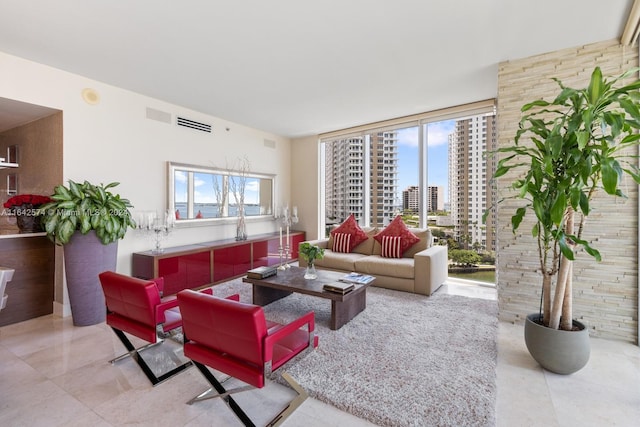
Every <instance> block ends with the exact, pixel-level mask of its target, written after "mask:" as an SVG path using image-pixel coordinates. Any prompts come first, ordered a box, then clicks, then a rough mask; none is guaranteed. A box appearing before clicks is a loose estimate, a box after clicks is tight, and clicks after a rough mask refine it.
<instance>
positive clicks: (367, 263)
mask: <svg viewBox="0 0 640 427" xmlns="http://www.w3.org/2000/svg"><path fill="white" fill-rule="evenodd" d="M353 271H357V272H358V273H362V274H369V275H371V276H390V277H398V278H402V279H413V278H414V262H413V259H412V258H383V257H382V256H380V255H370V256H366V257H363V258H359V259H357V260H356V261H355V269H354V270H353Z"/></svg>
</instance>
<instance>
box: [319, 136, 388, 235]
mask: <svg viewBox="0 0 640 427" xmlns="http://www.w3.org/2000/svg"><path fill="white" fill-rule="evenodd" d="M397 145H398V137H397V132H393V131H392V132H375V133H372V134H369V135H366V136H364V137H355V138H349V139H342V140H335V141H327V142H326V143H325V210H326V218H327V220H329V221H342V220H344V219H345V218H346V217H347V216H349V214H351V213H353V214H354V215H355V217H356V219H358V221H359V222H360V223H361V224H367V223H368V224H370V225H372V226H384V225H386V224H388V223H389V221H390V220H391V219H392V218H393V215H394V214H395V212H396V211H397V210H398V209H399V208H400V202H399V201H398V200H397V191H398V146H397ZM367 165H368V167H367ZM365 170H369V171H370V172H369V176H365ZM367 206H368V209H367ZM365 210H366V211H365ZM365 215H368V218H365V217H364V216H365Z"/></svg>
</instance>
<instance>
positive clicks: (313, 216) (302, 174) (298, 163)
mask: <svg viewBox="0 0 640 427" xmlns="http://www.w3.org/2000/svg"><path fill="white" fill-rule="evenodd" d="M319 155H320V144H319V142H318V137H317V136H315V135H314V136H309V137H304V138H298V139H295V140H293V142H292V144H291V176H292V182H295V185H293V186H292V187H291V200H292V202H293V204H294V205H297V206H298V216H299V217H300V222H299V223H298V224H297V225H296V227H295V228H296V229H297V230H305V231H306V233H307V239H309V240H312V239H317V238H319V237H320V233H321V232H323V228H324V227H321V224H320V218H319V213H320V157H319Z"/></svg>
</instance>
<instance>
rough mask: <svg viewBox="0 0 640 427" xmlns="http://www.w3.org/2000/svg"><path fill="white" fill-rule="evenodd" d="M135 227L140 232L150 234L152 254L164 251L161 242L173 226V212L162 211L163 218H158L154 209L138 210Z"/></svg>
mask: <svg viewBox="0 0 640 427" xmlns="http://www.w3.org/2000/svg"><path fill="white" fill-rule="evenodd" d="M136 225H137V229H138V231H140V232H141V233H142V234H144V235H146V236H150V237H151V239H152V240H153V242H154V247H153V249H152V250H151V252H152V253H153V254H156V255H157V254H161V253H163V252H164V248H163V247H162V242H163V241H164V240H166V239H167V238H168V237H169V235H170V234H171V232H172V231H173V228H174V227H175V216H174V214H173V212H171V211H167V212H165V213H164V218H160V217H159V216H158V214H157V213H156V212H155V211H149V212H140V213H139V214H138V220H137V224H136Z"/></svg>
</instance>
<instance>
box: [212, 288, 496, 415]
mask: <svg viewBox="0 0 640 427" xmlns="http://www.w3.org/2000/svg"><path fill="white" fill-rule="evenodd" d="M233 293H240V295H241V299H240V300H241V301H243V302H251V286H250V285H248V284H246V283H242V282H241V280H239V279H237V280H233V281H231V282H227V283H224V284H221V285H217V286H215V287H214V295H216V296H220V297H225V296H227V295H230V294H233ZM307 311H314V312H315V316H316V332H317V334H318V336H319V337H320V342H319V346H318V348H317V349H316V350H315V351H313V352H308V353H305V354H304V355H302V356H300V357H298V358H297V359H294V360H293V361H290V362H289V363H288V364H287V365H285V367H284V369H285V370H286V371H287V372H288V373H289V374H291V376H292V377H293V378H295V379H296V380H297V381H298V382H299V383H300V385H301V386H302V387H303V388H304V389H306V390H307V392H308V393H309V395H310V396H312V397H314V398H316V399H318V400H320V401H322V402H326V403H328V404H330V405H333V406H335V407H337V408H339V409H341V410H344V411H347V412H349V413H351V414H354V415H355V416H357V417H360V418H363V419H366V420H368V421H370V422H372V423H374V424H377V425H380V426H457V427H461V426H494V425H495V424H496V420H495V403H496V363H497V332H498V320H497V316H498V307H497V302H496V301H489V300H482V299H476V298H468V297H462V296H455V295H448V294H440V293H435V294H434V295H432V296H431V297H425V296H422V295H415V294H410V293H406V292H398V291H392V290H388V289H382V288H376V287H370V288H369V289H368V291H367V308H366V309H365V311H363V312H362V313H360V314H359V315H358V316H356V317H355V318H354V319H353V320H351V321H350V322H349V323H347V324H346V325H344V326H343V327H342V328H340V329H339V330H337V331H332V330H330V329H329V327H328V324H329V318H330V315H331V309H330V301H328V300H324V299H320V298H314V297H310V296H306V295H298V294H292V295H290V296H288V297H286V298H284V299H282V300H279V301H276V302H274V303H272V304H269V305H268V306H266V307H265V314H266V316H267V318H268V319H269V320H273V321H277V322H286V321H290V320H293V319H295V318H296V317H299V316H301V315H302V314H304V313H306V312H307ZM274 379H275V380H276V381H280V382H283V380H282V379H281V378H279V376H274Z"/></svg>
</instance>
